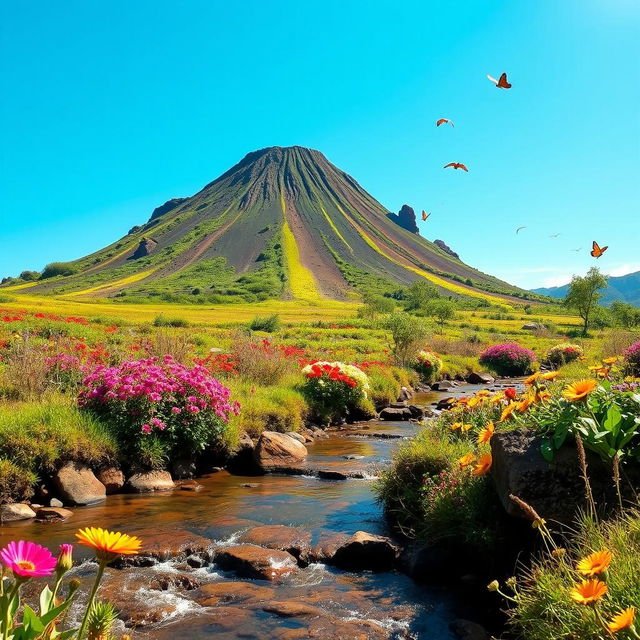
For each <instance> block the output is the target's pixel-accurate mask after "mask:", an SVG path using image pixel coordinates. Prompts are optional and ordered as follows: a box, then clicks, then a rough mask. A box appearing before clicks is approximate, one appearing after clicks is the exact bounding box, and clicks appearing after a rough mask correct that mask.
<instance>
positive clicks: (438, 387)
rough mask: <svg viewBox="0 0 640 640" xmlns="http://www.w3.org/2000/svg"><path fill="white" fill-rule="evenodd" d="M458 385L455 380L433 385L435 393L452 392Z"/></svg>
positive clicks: (442, 381) (440, 381)
mask: <svg viewBox="0 0 640 640" xmlns="http://www.w3.org/2000/svg"><path fill="white" fill-rule="evenodd" d="M456 386H457V385H456V383H455V382H454V381H453V380H439V381H438V382H434V383H433V384H432V385H431V388H432V389H433V390H434V391H451V390H452V389H454V388H455V387H456Z"/></svg>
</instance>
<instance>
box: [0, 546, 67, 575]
mask: <svg viewBox="0 0 640 640" xmlns="http://www.w3.org/2000/svg"><path fill="white" fill-rule="evenodd" d="M0 562H2V564H3V565H4V566H5V567H7V569H11V571H13V574H14V575H15V576H19V577H21V578H37V577H40V576H50V575H51V574H52V573H53V571H54V569H55V568H56V564H57V560H56V558H55V557H54V556H53V554H52V553H51V551H49V549H47V548H46V547H42V546H40V545H39V544H35V543H34V542H27V541H25V540H20V541H19V542H10V543H9V544H8V545H7V546H6V547H5V548H4V549H2V551H0Z"/></svg>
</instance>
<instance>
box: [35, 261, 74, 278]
mask: <svg viewBox="0 0 640 640" xmlns="http://www.w3.org/2000/svg"><path fill="white" fill-rule="evenodd" d="M76 272H77V268H76V267H75V265H74V264H73V263H71V262H50V263H49V264H48V265H47V266H46V267H45V268H44V269H43V270H42V275H41V276H40V279H41V280H46V279H47V278H55V277H56V276H72V275H73V274H74V273H76Z"/></svg>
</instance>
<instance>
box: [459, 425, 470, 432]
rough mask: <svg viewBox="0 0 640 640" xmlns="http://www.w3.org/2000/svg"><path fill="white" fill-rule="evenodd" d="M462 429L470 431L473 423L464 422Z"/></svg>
mask: <svg viewBox="0 0 640 640" xmlns="http://www.w3.org/2000/svg"><path fill="white" fill-rule="evenodd" d="M460 428H461V429H462V431H470V430H471V429H472V428H473V425H472V424H463V425H462V427H460Z"/></svg>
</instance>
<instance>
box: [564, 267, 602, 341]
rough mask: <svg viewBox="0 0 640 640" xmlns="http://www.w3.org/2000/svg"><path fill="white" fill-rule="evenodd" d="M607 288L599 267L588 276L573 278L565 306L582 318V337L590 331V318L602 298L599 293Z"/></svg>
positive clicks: (590, 270) (592, 269)
mask: <svg viewBox="0 0 640 640" xmlns="http://www.w3.org/2000/svg"><path fill="white" fill-rule="evenodd" d="M606 286H607V279H606V277H605V276H604V275H602V273H600V270H599V269H598V267H591V269H589V271H588V272H587V275H586V276H573V278H572V279H571V283H570V284H569V291H568V292H567V296H566V298H565V299H564V304H565V306H567V307H569V308H570V309H575V310H576V311H577V312H578V315H579V316H580V317H581V318H582V321H583V323H584V324H583V326H582V336H583V337H584V336H586V335H587V331H588V330H589V318H590V317H591V314H592V312H593V310H594V309H595V308H596V307H597V305H598V300H600V298H601V297H602V295H601V294H600V293H598V291H599V290H600V289H604V288H605V287H606Z"/></svg>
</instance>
